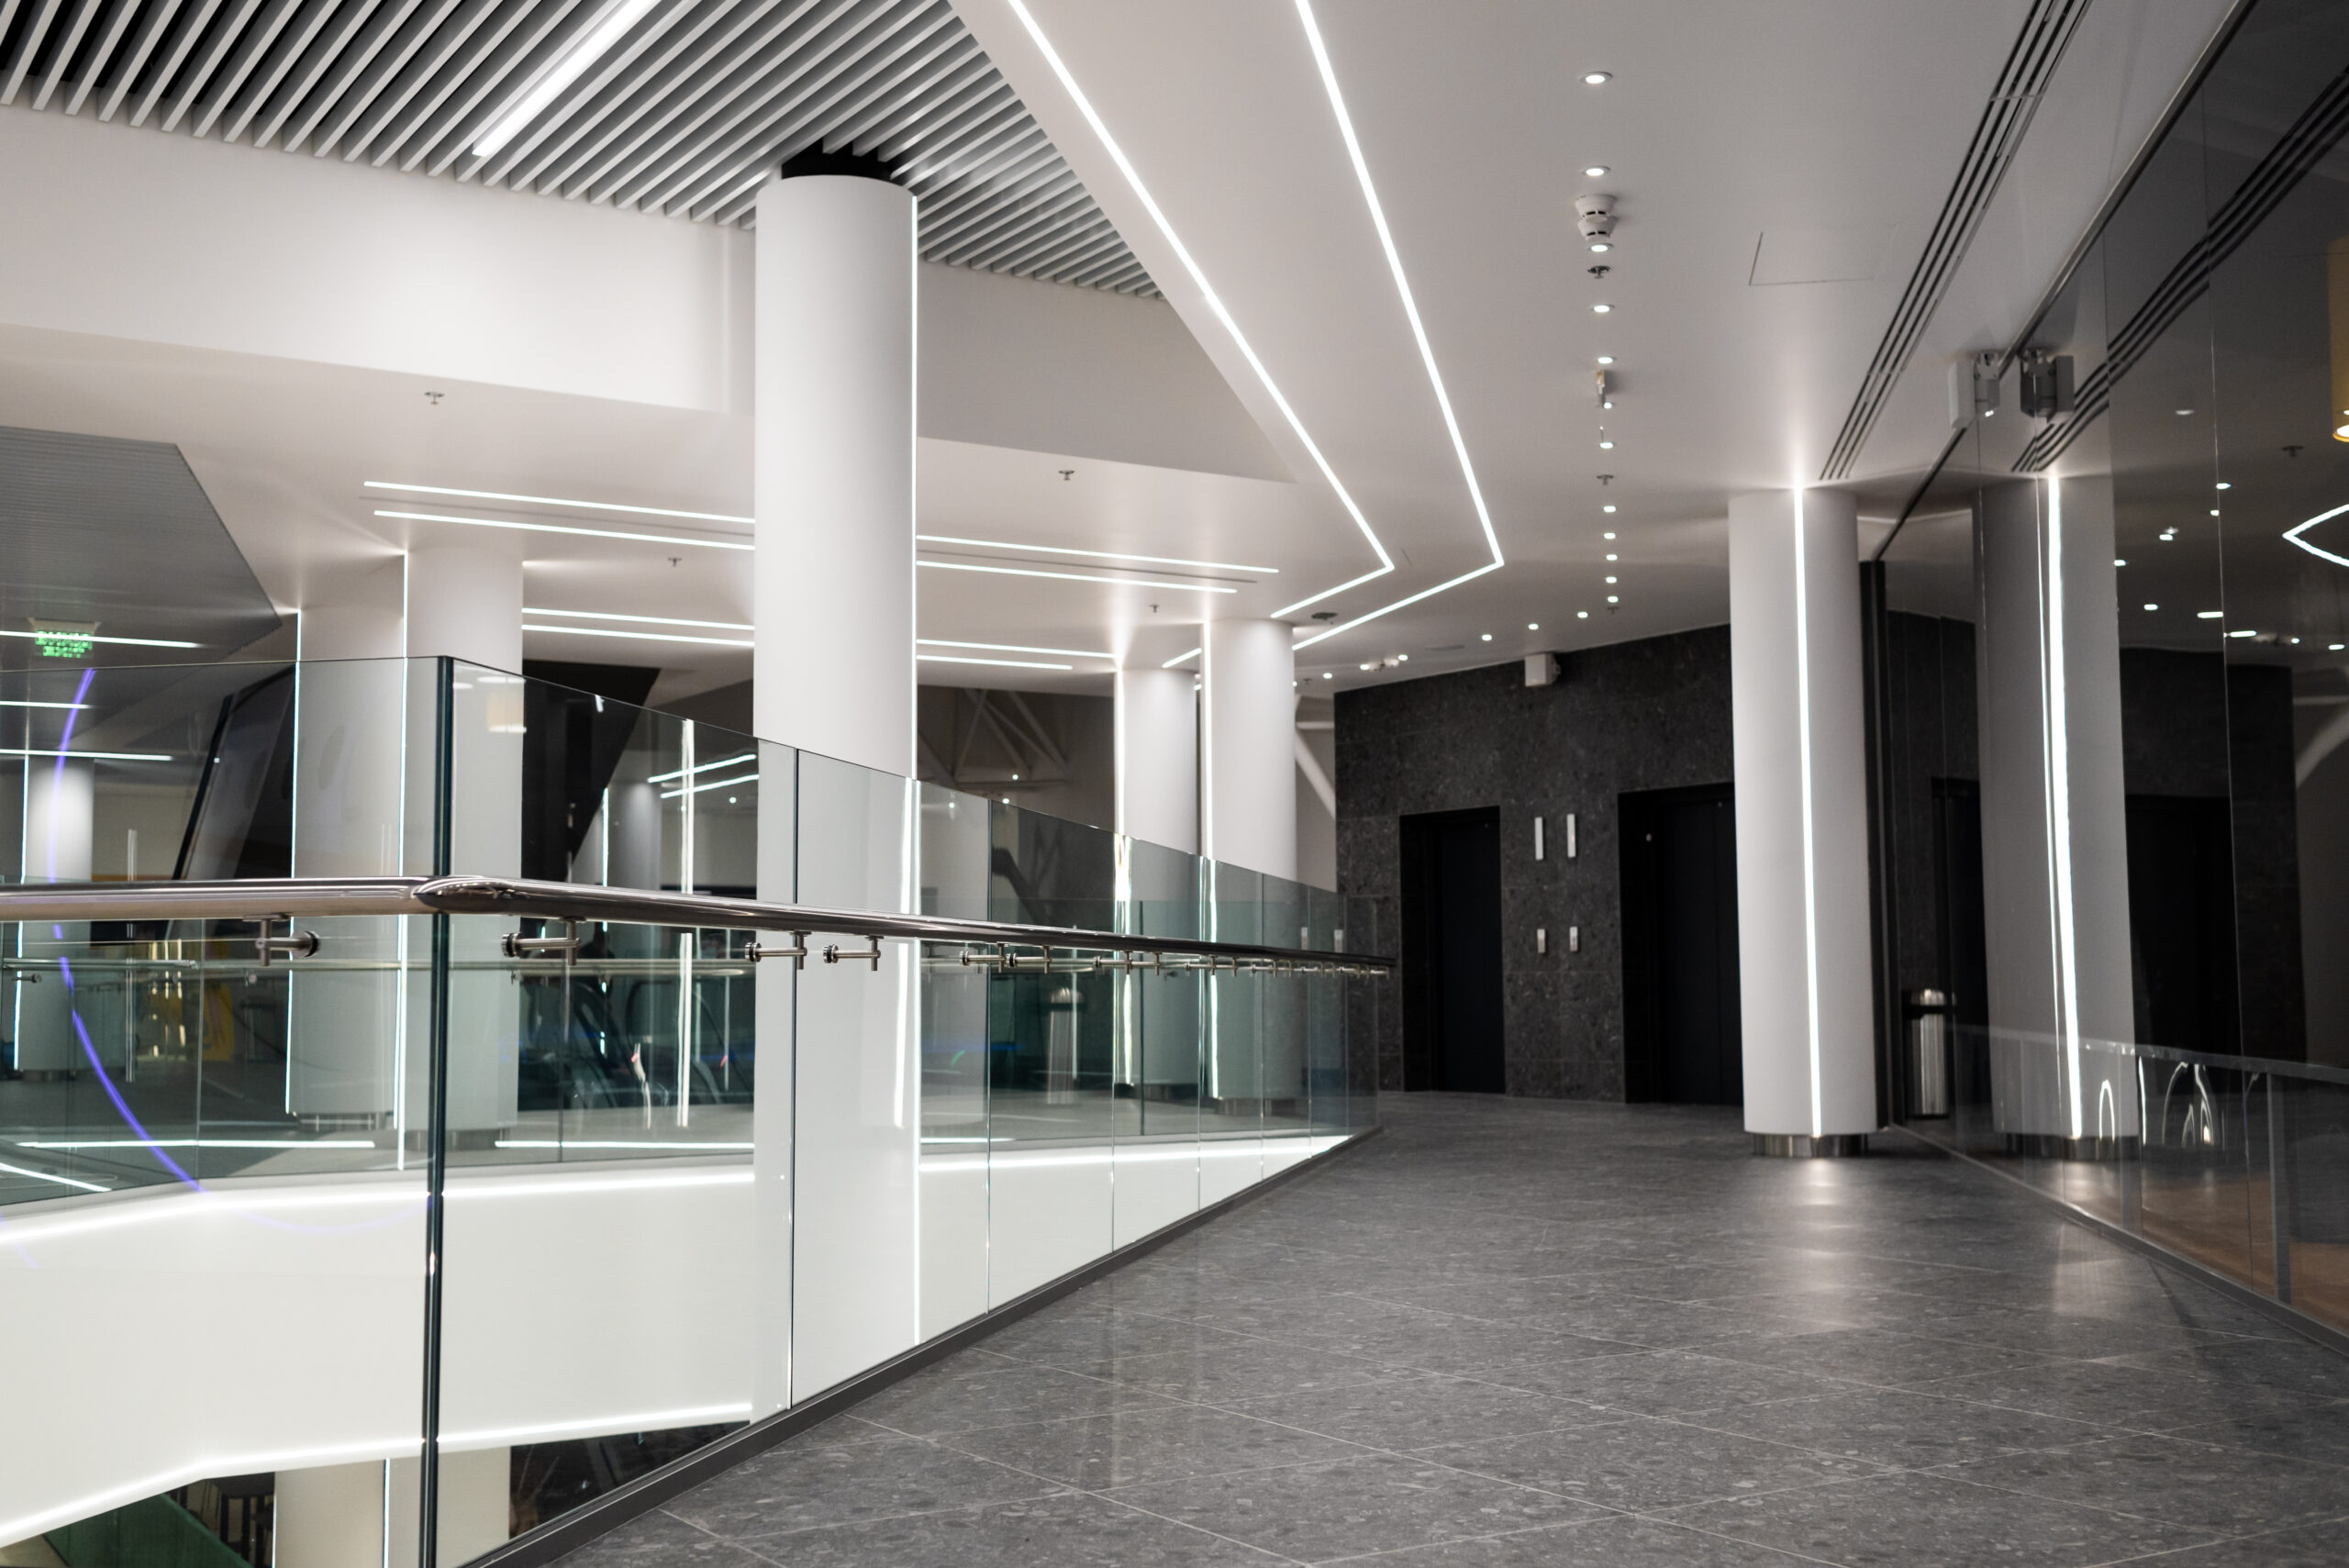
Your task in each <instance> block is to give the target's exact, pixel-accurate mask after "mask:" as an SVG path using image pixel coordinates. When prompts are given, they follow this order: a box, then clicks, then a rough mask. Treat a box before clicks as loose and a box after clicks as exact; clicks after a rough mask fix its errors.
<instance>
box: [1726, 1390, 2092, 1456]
mask: <svg viewBox="0 0 2349 1568" xmlns="http://www.w3.org/2000/svg"><path fill="white" fill-rule="evenodd" d="M1687 1419H1688V1420H1689V1421H1691V1422H1693V1423H1695V1424H1697V1425H1700V1426H1707V1427H1712V1428H1716V1429H1720V1430H1722V1431H1731V1432H1737V1433H1740V1434H1742V1435H1743V1436H1746V1437H1750V1438H1762V1439H1764V1440H1767V1441H1770V1442H1781V1443H1792V1444H1794V1445H1795V1446H1797V1447H1798V1448H1809V1449H1816V1450H1818V1451H1820V1452H1821V1453H1831V1454H1836V1455H1840V1456H1841V1457H1842V1458H1845V1459H1864V1460H1868V1461H1872V1462H1876V1463H1878V1464H1893V1465H1905V1466H1910V1467H1914V1468H1918V1469H1922V1468H1925V1467H1928V1466H1931V1465H1936V1464H1952V1463H1956V1462H1960V1461H1964V1460H1968V1459H1976V1458H1980V1457H1983V1456H1986V1455H1988V1454H1992V1453H1998V1452H2002V1451H2009V1450H2030V1449H2043V1448H2068V1447H2072V1446H2074V1445H2076V1444H2078V1443H2082V1442H2087V1441H2091V1440H2094V1439H2097V1438H2100V1437H2104V1436H2107V1435H2109V1434H2108V1433H2107V1432H2106V1431H2105V1429H2102V1428H2099V1427H2095V1426H2090V1425H2088V1424H2087V1423H2085V1422H2081V1421H2067V1420H2065V1419H2064V1418H2061V1417H2057V1416H2042V1415H2038V1414H2035V1413H2033V1412H2032V1411H2028V1410H2010V1409H2008V1408H2007V1407H2004V1406H1998V1405H1977V1404H1974V1403H1972V1402H1970V1401H1966V1400H1962V1399H1941V1398H1935V1397H1933V1396H1929V1395H1922V1394H1910V1393H1907V1392H1904V1391H1902V1390H1898V1389H1889V1388H1846V1389H1843V1390H1842V1391H1841V1392H1838V1393H1833V1394H1820V1395H1814V1396H1811V1397H1809V1398H1807V1399H1786V1400H1781V1401H1779V1402H1777V1403H1776V1404H1772V1405H1741V1406H1736V1407H1731V1408H1730V1409H1726V1410H1712V1411H1708V1412H1707V1413H1705V1414H1704V1415H1702V1416H1691V1417H1688V1418H1687Z"/></svg>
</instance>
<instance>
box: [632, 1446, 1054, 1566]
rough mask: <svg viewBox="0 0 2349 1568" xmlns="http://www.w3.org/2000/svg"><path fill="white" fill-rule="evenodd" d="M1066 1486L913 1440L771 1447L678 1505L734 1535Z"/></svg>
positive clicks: (674, 1506)
mask: <svg viewBox="0 0 2349 1568" xmlns="http://www.w3.org/2000/svg"><path fill="white" fill-rule="evenodd" d="M1064 1490H1066V1488H1065V1487H1063V1486H1062V1485H1059V1484H1058V1483H1055V1482H1052V1481H1047V1480H1044V1479H1042V1478H1041V1477H1040V1476H1036V1475H1031V1474H1029V1473H1025V1472H1023V1471H1018V1470H1008V1469H1006V1468H1005V1467H1003V1466H1002V1465H999V1464H991V1463H989V1462H986V1461H985V1460H983V1459H974V1458H972V1457H970V1456H969V1455H967V1454H961V1453H955V1452H952V1451H949V1450H942V1449H940V1448H938V1447H936V1446H935V1445H933V1444H930V1443H927V1442H922V1441H919V1440H915V1439H911V1438H898V1439H895V1440H889V1441H885V1442H860V1443H843V1444H840V1445H837V1446H834V1447H830V1448H816V1449H792V1448H776V1449H770V1450H769V1451H767V1452H765V1453H763V1454H759V1455H756V1456H755V1457H753V1458H751V1459H750V1460H748V1461H746V1462H743V1463H741V1464H739V1465H737V1466H735V1467H734V1468H733V1469H731V1470H729V1471H728V1472H726V1473H724V1474H723V1475H719V1476H717V1477H714V1478H713V1479H711V1480H710V1481H708V1482H706V1483H705V1484H703V1485H699V1486H696V1487H695V1488H694V1489H693V1490H692V1491H690V1492H688V1493H686V1494H685V1496H682V1497H678V1498H676V1499H674V1500H673V1501H672V1502H671V1503H670V1504H669V1512H671V1513H673V1514H674V1515H676V1516H677V1517H678V1518H681V1519H683V1520H685V1522H686V1523H687V1524H690V1525H693V1526H695V1527H696V1528H697V1529H705V1530H707V1531H709V1532H710V1533H711V1534H713V1535H717V1536H721V1537H724V1538H726V1539H728V1540H740V1541H755V1540H756V1539H757V1538H760V1537H763V1536H769V1535H777V1534H781V1533H783V1532H785V1531H786V1530H797V1529H809V1528H811V1527H814V1526H818V1525H836V1524H850V1523H853V1522H856V1521H858V1520H861V1519H873V1518H888V1517H891V1516H894V1515H897V1514H923V1513H936V1512H937V1511H939V1510H940V1509H941V1508H955V1507H970V1506H973V1505H975V1504H979V1503H999V1502H1008V1501H1011V1500H1012V1499H1014V1498H1019V1497H1036V1496H1044V1495H1046V1494H1049V1493H1052V1492H1059V1491H1064Z"/></svg>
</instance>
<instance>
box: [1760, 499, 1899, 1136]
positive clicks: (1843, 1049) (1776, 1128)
mask: <svg viewBox="0 0 2349 1568" xmlns="http://www.w3.org/2000/svg"><path fill="white" fill-rule="evenodd" d="M1858 564H1859V510H1858V505H1857V503H1856V502H1855V501H1854V499H1853V498H1852V497H1851V496H1849V495H1841V494H1838V493H1836V492H1833V491H1826V490H1812V491H1786V490H1778V491H1770V492H1766V493H1765V494H1762V495H1740V496H1736V497H1734V498H1732V499H1731V502H1730V504H1729V605H1730V663H1731V675H1730V701H1731V715H1732V721H1733V725H1734V728H1735V737H1734V743H1735V755H1736V770H1737V934H1738V960H1737V967H1738V996H1739V1003H1740V1009H1741V1013H1742V1026H1743V1027H1742V1032H1743V1037H1744V1059H1745V1126H1746V1130H1747V1131H1749V1132H1752V1133H1753V1134H1754V1135H1755V1145H1756V1147H1757V1148H1758V1149H1760V1150H1762V1151H1765V1152H1769V1153H1787V1154H1814V1153H1832V1152H1841V1151H1844V1150H1847V1149H1850V1148H1852V1147H1854V1146H1855V1145H1854V1143H1853V1142H1852V1141H1849V1140H1856V1139H1859V1138H1864V1137H1865V1136H1866V1135H1867V1134H1868V1133H1871V1132H1873V1131H1875V1130H1876V1022H1875V1015H1874V1008H1873V1006H1872V1003H1871V996H1872V994H1873V992H1872V988H1873V984H1874V982H1873V978H1872V976H1871V974H1870V972H1869V962H1868V955H1869V929H1868V875H1867V865H1868V862H1867V782H1866V772H1865V769H1866V762H1865V740H1864V738H1863V735H1862V730H1861V722H1862V706H1861V664H1860V582H1859V571H1858Z"/></svg>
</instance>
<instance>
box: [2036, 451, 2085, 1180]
mask: <svg viewBox="0 0 2349 1568" xmlns="http://www.w3.org/2000/svg"><path fill="white" fill-rule="evenodd" d="M2045 484H2046V487H2047V597H2048V601H2049V604H2048V610H2047V780H2048V794H2049V799H2048V820H2049V822H2050V824H2051V825H2052V830H2053V836H2054V850H2055V853H2054V868H2053V869H2054V873H2055V962H2056V977H2057V980H2058V982H2059V984H2060V985H2061V987H2062V989H2061V991H2060V992H2059V995H2060V996H2061V998H2062V1006H2063V1009H2064V1016H2063V1023H2062V1029H2063V1035H2064V1056H2065V1062H2066V1063H2067V1065H2068V1068H2069V1074H2068V1075H2069V1077H2070V1079H2071V1101H2072V1104H2071V1110H2072V1136H2073V1137H2074V1138H2079V1137H2082V1136H2084V1134H2085V1130H2086V1127H2085V1124H2086V1120H2087V1107H2086V1106H2085V1105H2084V1103H2083V1102H2082V1100H2081V1097H2080V1088H2081V1085H2080V971H2079V953H2078V950H2077V944H2076V941H2075V940H2074V933H2073V929H2072V759H2071V755H2070V747H2071V728H2072V723H2071V715H2070V712H2069V706H2070V704H2069V699H2068V696H2067V695H2066V692H2065V681H2064V486H2063V484H2062V482H2061V481H2059V480H2056V479H2054V478H2052V477H2051V478H2049V479H2048V480H2046V481H2045Z"/></svg>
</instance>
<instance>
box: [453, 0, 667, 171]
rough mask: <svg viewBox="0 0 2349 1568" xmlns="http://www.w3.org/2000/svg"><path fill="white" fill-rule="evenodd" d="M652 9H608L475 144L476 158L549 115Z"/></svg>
mask: <svg viewBox="0 0 2349 1568" xmlns="http://www.w3.org/2000/svg"><path fill="white" fill-rule="evenodd" d="M652 6H653V0H618V4H616V5H614V6H611V7H610V8H608V9H607V10H606V11H605V13H604V15H603V16H602V17H600V18H599V19H598V20H596V22H594V23H592V24H590V26H589V27H588V28H587V30H586V32H585V33H584V34H583V35H582V36H581V37H580V39H579V41H578V42H576V43H574V44H573V45H572V46H571V47H570V48H569V49H567V50H564V51H563V52H562V54H560V55H558V56H557V57H556V58H555V61H554V62H553V63H552V64H551V65H550V66H549V67H548V68H547V71H546V73H545V74H544V75H542V76H540V78H539V79H538V80H537V81H536V82H533V83H530V85H529V87H528V88H527V89H525V90H524V92H523V94H522V96H521V97H520V98H519V99H518V100H517V101H516V102H515V104H514V106H513V107H511V108H509V109H507V111H506V113H504V114H503V115H500V116H499V117H498V118H497V122H496V123H495V125H493V126H491V127H490V128H489V133H488V134H487V135H486V136H484V137H483V138H482V139H480V140H479V141H476V142H474V143H473V156H474V157H476V158H491V157H495V155H496V153H497V150H498V149H500V148H502V147H504V146H505V145H506V144H507V142H509V141H511V140H513V139H515V138H516V137H518V136H519V135H520V134H521V133H522V132H523V131H524V130H526V129H528V128H529V125H530V122H531V121H532V120H535V119H537V118H538V117H540V115H542V114H544V113H546V111H547V107H548V106H549V105H551V104H552V103H553V102H554V101H555V99H556V98H558V97H560V96H561V95H562V90H563V89H564V88H565V87H568V86H570V85H571V84H572V83H573V82H576V81H577V80H578V79H579V75H580V72H584V71H585V70H586V69H587V68H588V67H589V66H591V65H593V64H595V63H596V61H598V60H601V59H602V58H603V57H604V56H605V55H606V54H607V53H608V52H609V51H610V50H611V47H612V46H613V45H614V44H616V43H618V42H619V41H620V39H622V38H623V37H624V36H626V34H627V32H628V30H629V28H632V27H634V26H636V24H637V23H638V22H639V21H640V20H641V19H642V18H643V17H644V14H645V13H646V12H647V11H650V10H651V9H652Z"/></svg>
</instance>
